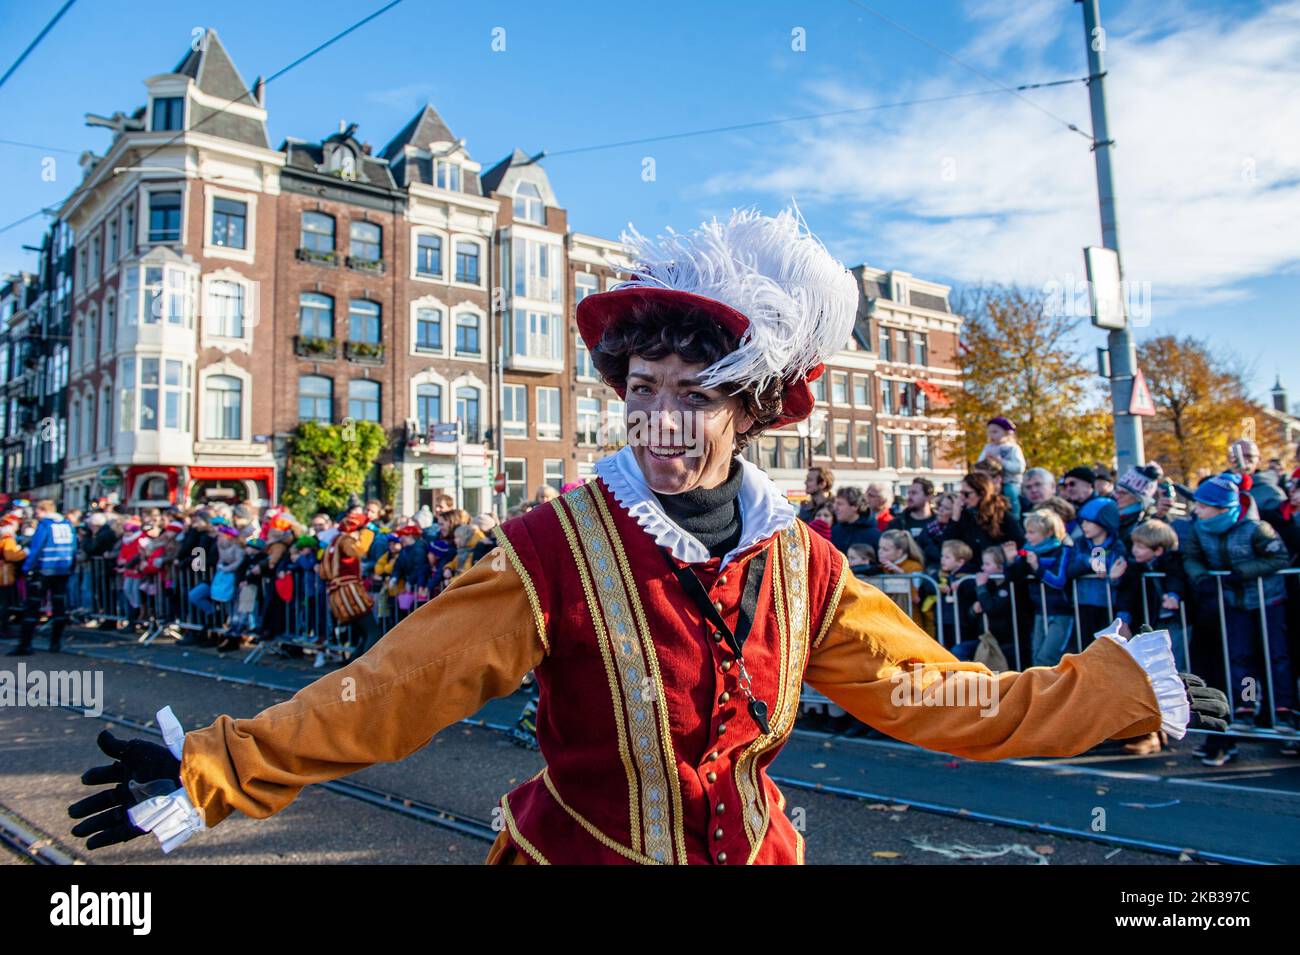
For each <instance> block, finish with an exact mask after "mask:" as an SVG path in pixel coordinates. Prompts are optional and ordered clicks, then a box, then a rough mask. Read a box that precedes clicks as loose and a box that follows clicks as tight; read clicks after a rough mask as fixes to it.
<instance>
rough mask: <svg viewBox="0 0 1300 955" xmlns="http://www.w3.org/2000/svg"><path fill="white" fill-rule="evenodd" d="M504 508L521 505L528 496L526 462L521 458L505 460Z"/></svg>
mask: <svg viewBox="0 0 1300 955" xmlns="http://www.w3.org/2000/svg"><path fill="white" fill-rule="evenodd" d="M505 473H506V507H514V506H515V505H516V504H522V503H523V501H524V498H525V497H527V496H528V462H527V461H525V460H524V459H523V458H506V459H505Z"/></svg>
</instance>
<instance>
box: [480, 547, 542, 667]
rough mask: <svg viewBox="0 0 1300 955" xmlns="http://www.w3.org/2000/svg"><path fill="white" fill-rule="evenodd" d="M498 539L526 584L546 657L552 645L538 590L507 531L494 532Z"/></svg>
mask: <svg viewBox="0 0 1300 955" xmlns="http://www.w3.org/2000/svg"><path fill="white" fill-rule="evenodd" d="M492 533H493V535H494V536H495V537H496V539H497V544H499V545H500V547H501V549H502V550H503V551H505V555H506V557H507V558H509V560H510V566H511V567H513V568H514V569H515V573H517V574H518V575H519V579H520V580H522V581H523V582H524V591H525V592H526V593H527V594H528V603H529V605H530V606H531V607H532V608H533V623H534V624H536V625H537V637H538V639H540V640H541V641H542V648H543V649H544V650H545V651H546V655H547V656H550V654H551V644H550V642H549V641H548V640H547V639H546V620H545V618H544V617H543V616H542V602H541V600H540V599H538V596H537V588H535V587H534V586H533V581H532V578H530V577H529V576H528V571H527V570H525V569H524V562H523V561H522V560H520V558H519V554H517V553H516V552H515V546H514V545H513V544H511V543H510V538H508V537H506V534H505V531H503V530H502V529H501V528H500V527H497V528H496V529H495V530H494V531H493V532H492Z"/></svg>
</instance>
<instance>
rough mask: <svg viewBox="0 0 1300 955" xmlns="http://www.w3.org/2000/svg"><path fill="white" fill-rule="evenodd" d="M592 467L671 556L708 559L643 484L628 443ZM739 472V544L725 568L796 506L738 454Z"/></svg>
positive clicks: (787, 520) (784, 523)
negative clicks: (739, 457)
mask: <svg viewBox="0 0 1300 955" xmlns="http://www.w3.org/2000/svg"><path fill="white" fill-rule="evenodd" d="M595 471H596V474H597V475H598V476H599V477H600V479H601V480H602V481H604V482H605V484H606V486H608V487H609V490H610V492H611V493H612V494H613V495H614V498H615V499H616V500H617V501H618V503H619V504H620V505H621V506H622V507H623V508H624V509H625V510H626V511H627V512H628V513H629V514H631V515H632V516H633V517H635V518H636V521H637V523H638V524H640V525H641V527H642V529H643V530H644V531H645V532H646V533H647V534H649V535H650V536H651V537H653V538H654V540H655V543H656V544H658V545H659V546H660V547H667V548H668V550H669V552H670V553H671V554H672V555H673V556H674V557H676V558H677V559H678V560H680V561H684V562H686V563H688V564H702V563H704V562H705V561H707V560H708V559H709V549H708V548H707V547H705V546H704V545H703V544H701V543H700V542H699V541H698V540H697V539H696V538H695V537H694V536H693V535H691V534H689V533H687V532H686V531H685V530H683V529H682V528H681V527H679V526H677V524H676V523H674V522H673V520H672V518H670V517H669V516H668V515H667V514H666V513H665V512H664V509H663V505H662V504H660V503H659V498H657V497H655V495H654V492H653V491H651V490H650V485H648V484H646V481H645V477H644V475H642V473H641V468H640V466H639V465H638V464H637V463H636V455H634V454H633V453H632V448H631V446H630V445H626V446H624V447H623V448H621V449H620V450H619V451H617V452H616V453H614V454H611V455H608V456H607V457H604V458H601V459H600V460H599V461H597V462H596V465H595ZM740 471H741V477H740V494H739V495H738V499H739V501H740V543H738V544H737V545H736V546H735V547H734V548H733V549H732V550H731V551H730V552H729V553H728V554H727V555H726V556H725V557H723V558H722V564H721V566H723V567H725V566H726V565H727V564H729V563H730V562H731V559H732V558H733V557H735V556H736V555H737V554H740V553H742V552H743V551H745V550H747V549H748V548H750V547H753V546H754V545H755V544H757V543H758V542H759V541H761V540H764V539H765V538H768V537H771V536H772V535H773V534H775V533H776V532H777V531H783V530H785V529H786V528H787V527H789V526H790V524H791V522H792V521H793V520H794V518H795V510H794V506H793V505H791V503H790V501H789V500H788V499H787V498H786V496H785V495H784V494H782V493H781V491H780V489H779V488H778V487H777V486H776V485H775V484H773V483H772V480H771V478H769V477H768V476H767V475H766V474H764V473H763V471H762V470H760V469H759V468H757V467H755V466H754V465H753V464H750V463H749V462H748V461H746V460H745V459H744V458H741V459H740Z"/></svg>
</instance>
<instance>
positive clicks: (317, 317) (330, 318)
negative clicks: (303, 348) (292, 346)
mask: <svg viewBox="0 0 1300 955" xmlns="http://www.w3.org/2000/svg"><path fill="white" fill-rule="evenodd" d="M298 334H299V335H301V336H303V337H304V338H333V337H334V299H332V298H330V297H329V296H328V295H320V294H318V293H316V292H303V293H302V294H301V295H299V296H298Z"/></svg>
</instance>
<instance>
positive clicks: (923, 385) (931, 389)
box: [916, 378, 952, 407]
mask: <svg viewBox="0 0 1300 955" xmlns="http://www.w3.org/2000/svg"><path fill="white" fill-rule="evenodd" d="M916 386H917V387H918V388H920V389H921V390H922V391H923V392H925V396H926V398H928V399H929V400H930V404H932V405H937V406H938V407H943V406H945V405H948V404H951V403H952V399H951V398H949V397H948V393H947V392H946V391H944V390H943V388H942V386H940V385H936V384H935V383H934V382H932V381H926V380H925V379H924V378H918V379H917V380H916Z"/></svg>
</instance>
